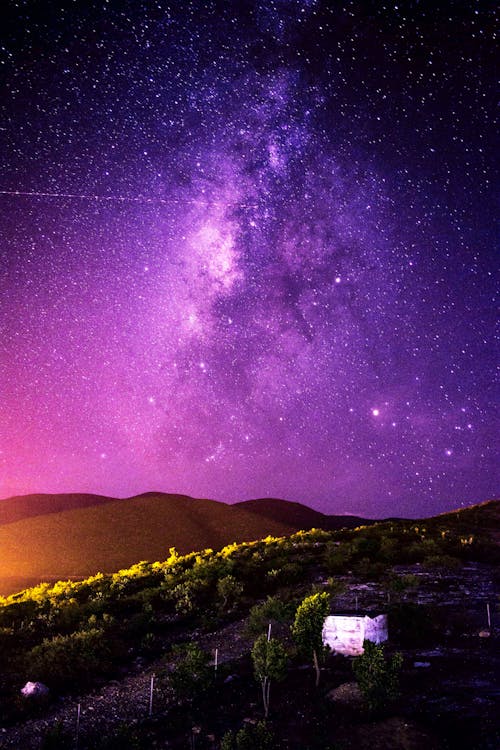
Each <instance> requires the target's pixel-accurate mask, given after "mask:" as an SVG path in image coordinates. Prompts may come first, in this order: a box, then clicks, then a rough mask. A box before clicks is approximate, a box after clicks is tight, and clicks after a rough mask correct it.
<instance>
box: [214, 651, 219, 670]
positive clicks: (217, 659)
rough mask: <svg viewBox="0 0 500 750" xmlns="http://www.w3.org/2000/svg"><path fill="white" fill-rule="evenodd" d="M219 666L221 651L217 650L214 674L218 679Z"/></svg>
mask: <svg viewBox="0 0 500 750" xmlns="http://www.w3.org/2000/svg"><path fill="white" fill-rule="evenodd" d="M218 666H219V649H218V648H216V649H215V662H214V674H215V677H217V667H218Z"/></svg>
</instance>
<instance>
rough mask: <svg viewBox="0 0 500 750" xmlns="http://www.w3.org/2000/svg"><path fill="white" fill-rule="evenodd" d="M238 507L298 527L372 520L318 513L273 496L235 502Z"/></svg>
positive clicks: (362, 523) (341, 526) (327, 526)
mask: <svg viewBox="0 0 500 750" xmlns="http://www.w3.org/2000/svg"><path fill="white" fill-rule="evenodd" d="M235 505H237V506H238V507H240V508H244V509H245V510H249V511H251V512H252V513H257V514H258V515H259V516H262V518H270V519H272V520H273V521H280V522H281V523H289V524H292V525H293V526H295V527H296V529H297V530H299V529H312V528H317V529H325V530H328V531H333V530H335V529H354V528H356V526H366V525H368V524H371V523H374V521H372V520H369V519H366V518H360V517H359V516H335V515H327V514H325V513H320V512H319V511H317V510H314V509H313V508H309V507H308V506H307V505H302V503H292V502H289V501H288V500H280V499H278V498H274V497H265V498H260V499H257V500H246V501H243V502H240V503H235Z"/></svg>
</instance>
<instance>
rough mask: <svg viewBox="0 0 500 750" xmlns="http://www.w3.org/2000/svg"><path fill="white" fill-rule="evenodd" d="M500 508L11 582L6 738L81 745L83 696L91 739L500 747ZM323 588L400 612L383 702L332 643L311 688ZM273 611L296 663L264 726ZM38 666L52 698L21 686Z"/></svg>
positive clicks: (92, 744) (351, 607)
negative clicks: (301, 609) (263, 643)
mask: <svg viewBox="0 0 500 750" xmlns="http://www.w3.org/2000/svg"><path fill="white" fill-rule="evenodd" d="M498 514H499V504H498V503H489V504H485V505H483V506H476V507H475V508H472V509H467V510H464V511H461V512H460V513H457V514H448V515H445V516H440V517H438V518H435V519H428V520H426V521H418V522H415V521H412V522H410V521H393V522H386V523H384V524H377V525H375V526H372V527H363V528H360V529H357V530H354V531H353V530H344V531H329V532H324V531H312V532H307V533H299V534H295V535H293V536H292V537H288V538H282V539H275V538H268V539H266V540H262V541H260V542H255V543H249V544H240V545H232V546H230V547H228V548H225V549H224V550H222V551H221V552H219V553H214V552H211V551H209V552H206V553H203V554H200V555H196V554H193V555H187V556H184V557H181V556H178V555H176V554H175V552H172V553H171V556H170V558H169V560H167V561H166V562H164V563H161V564H160V563H156V564H146V563H144V564H139V565H136V566H134V567H133V568H131V569H130V570H127V571H120V573H119V574H116V575H114V576H96V577H95V578H94V579H90V580H88V581H86V582H74V583H69V582H68V583H65V584H59V585H57V586H55V587H52V588H51V587H49V586H46V587H43V586H42V587H38V588H37V589H34V590H31V591H28V592H24V593H22V594H20V595H15V596H13V597H8V598H6V599H4V600H3V605H2V606H1V607H0V639H1V641H0V649H1V652H0V653H1V656H0V658H1V662H2V663H1V667H2V677H1V685H0V689H1V712H2V713H1V719H0V727H1V729H0V747H2V748H19V749H21V748H26V749H27V750H29V749H30V748H56V747H63V748H73V747H75V746H76V744H77V716H78V706H80V720H79V726H78V747H79V748H81V749H85V748H88V749H90V748H95V749H96V750H98V749H99V748H108V749H109V748H146V747H148V748H155V747H157V748H193V749H194V748H198V750H203V748H207V749H208V748H211V749H212V750H216V749H217V750H218V749H219V748H223V750H226V748H230V749H231V748H233V747H234V748H236V750H242V749H244V748H254V749H255V750H259V748H264V747H268V748H290V749H292V748H293V749H296V750H298V749H299V748H301V749H303V750H307V749H308V748H309V749H310V750H313V748H323V749H324V750H328V749H329V748H330V750H333V749H334V748H335V749H337V750H341V749H342V748H358V749H361V750H362V749H363V748H370V750H377V749H378V748H380V749H381V750H382V748H387V749H389V750H390V748H407V749H408V750H412V749H415V750H417V749H418V748H425V749H426V750H432V749H433V748H443V749H445V750H446V749H448V748H449V749H450V750H451V748H477V750H493V748H495V749H496V748H497V747H498V746H500V711H499V707H500V706H499V704H500V700H499V697H500V696H499V692H500V691H499V688H498V674H500V655H499V649H498V642H499V638H498V623H499V617H500V615H499V612H498V570H497V567H496V566H497V563H498V546H497V541H498V540H497V537H496V534H497V532H498ZM323 592H326V593H327V594H328V595H329V597H330V611H331V612H338V613H348V612H353V613H354V612H356V611H358V612H366V613H379V612H387V613H388V615H389V634H390V640H389V643H388V644H387V646H386V656H387V657H389V656H390V655H391V654H393V653H394V652H396V651H397V652H400V653H401V654H402V657H403V663H402V668H401V673H400V685H399V694H398V696H397V697H395V699H394V700H392V701H391V700H389V699H387V701H386V703H385V704H384V705H382V706H379V707H378V708H377V710H373V709H372V710H370V709H369V707H368V705H367V702H366V698H364V697H363V694H361V693H360V692H359V689H358V687H357V685H356V678H355V676H354V673H353V662H354V661H355V658H353V657H343V656H339V655H332V654H329V655H326V657H325V659H324V662H323V664H322V670H321V681H320V684H319V687H317V688H316V687H315V680H314V672H313V669H312V666H311V663H310V661H311V660H310V659H308V658H307V657H306V656H305V655H304V654H301V653H300V652H298V651H297V649H296V645H295V642H294V639H293V638H292V637H291V633H290V624H291V623H292V622H293V619H294V616H295V612H296V610H297V606H298V605H299V604H300V602H301V601H302V600H303V599H304V597H307V596H308V595H311V594H314V593H323ZM487 605H489V614H488V607H487ZM488 618H489V619H488ZM269 622H271V623H272V633H273V637H274V638H276V639H278V640H279V641H280V642H281V643H282V644H283V645H284V648H285V649H286V651H287V652H288V664H287V667H286V671H285V674H284V675H283V679H282V680H281V681H279V682H273V683H272V685H271V700H270V712H269V718H268V721H267V724H266V727H263V726H260V724H259V722H260V721H261V720H262V719H263V707H262V700H261V692H260V684H259V683H258V682H257V681H256V679H255V677H254V673H253V666H252V659H251V657H250V652H251V649H252V645H253V643H254V641H255V639H256V637H258V635H259V634H260V633H261V632H267V630H268V623H269ZM182 643H184V644H186V643H197V644H198V645H199V651H198V652H197V653H198V657H197V658H195V659H193V658H191V660H189V658H187V656H186V652H182V650H180V651H179V650H177V651H176V650H175V649H173V646H175V644H177V645H179V644H182ZM216 649H217V661H218V668H217V670H215V664H214V658H215V650H216ZM200 654H201V656H200ZM204 654H206V656H204ZM186 665H187V666H188V669H187V670H186V669H185V668H186ZM153 675H154V680H153V693H152V704H150V700H151V677H152V676H153ZM26 680H41V681H43V682H44V683H45V684H46V685H48V686H49V688H50V695H49V696H48V697H46V698H43V699H42V700H34V699H28V700H27V699H23V698H22V697H21V696H20V693H19V691H20V689H21V687H22V686H23V685H24V683H25V682H26ZM241 728H243V730H244V732H246V736H243V735H242V734H241V731H240V744H233V745H231V744H230V740H229V738H228V735H227V733H228V731H230V730H233V731H234V732H235V734H236V732H237V731H239V730H241ZM259 732H261V735H260V739H257V738H256V737H257V734H258V733H259ZM262 732H265V736H264V735H263V734H262ZM252 735H253V739H251V736H252ZM224 737H225V739H224ZM266 738H267V739H266ZM224 743H225V744H224ZM234 743H236V739H234ZM245 743H246V744H245ZM266 743H267V744H266Z"/></svg>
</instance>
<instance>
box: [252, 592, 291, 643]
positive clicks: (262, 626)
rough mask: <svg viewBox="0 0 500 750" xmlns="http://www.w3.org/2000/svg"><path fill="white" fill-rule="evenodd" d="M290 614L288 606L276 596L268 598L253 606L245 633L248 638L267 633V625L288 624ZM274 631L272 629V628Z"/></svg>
mask: <svg viewBox="0 0 500 750" xmlns="http://www.w3.org/2000/svg"><path fill="white" fill-rule="evenodd" d="M291 619H292V614H291V612H290V606H289V605H287V604H285V602H283V601H282V600H281V599H279V598H278V597H277V596H268V597H267V599H266V600H265V601H264V602H260V603H259V604H255V605H254V606H253V607H252V608H251V610H250V613H249V616H248V622H247V626H246V633H247V635H250V636H254V637H255V636H257V635H260V634H261V633H264V632H267V628H268V625H269V623H271V624H272V625H273V626H274V625H276V624H278V623H279V624H282V623H286V622H290V621H291ZM273 630H274V627H273Z"/></svg>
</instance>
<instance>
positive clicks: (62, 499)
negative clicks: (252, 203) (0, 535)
mask: <svg viewBox="0 0 500 750" xmlns="http://www.w3.org/2000/svg"><path fill="white" fill-rule="evenodd" d="M114 500H116V498H114V497H105V496H104V495H90V494H85V493H80V492H71V493H67V494H59V495H42V494H40V495H16V496H15V497H8V498H6V499H5V500H0V526H3V524H4V523H14V522H15V521H22V519H23V518H32V517H33V516H44V515H46V514H47V513H60V512H62V511H66V510H75V509H77V508H89V507H91V506H93V505H104V504H105V503H111V502H113V501H114Z"/></svg>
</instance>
